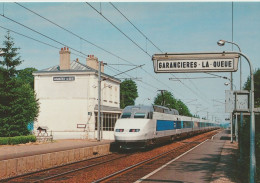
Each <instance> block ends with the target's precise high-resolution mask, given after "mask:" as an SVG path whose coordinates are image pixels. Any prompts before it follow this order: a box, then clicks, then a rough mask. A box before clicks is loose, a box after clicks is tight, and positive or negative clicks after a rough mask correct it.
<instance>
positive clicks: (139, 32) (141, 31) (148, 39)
mask: <svg viewBox="0 0 260 183" xmlns="http://www.w3.org/2000/svg"><path fill="white" fill-rule="evenodd" d="M109 3H110V4H111V5H112V6H113V7H114V8H115V9H116V10H117V11H118V12H119V13H120V14H121V15H122V16H123V17H124V18H125V19H126V20H127V21H128V22H129V23H130V24H131V25H132V26H134V28H135V29H136V30H137V31H138V32H139V33H140V34H142V35H143V36H144V37H145V39H146V40H148V41H149V42H150V43H151V44H152V45H153V46H154V47H155V48H156V49H157V50H159V51H160V52H161V53H163V51H162V50H161V49H160V48H159V47H158V46H156V45H155V44H154V43H153V42H152V41H151V40H150V39H149V38H148V37H147V36H146V35H145V34H144V33H143V32H142V31H141V30H140V29H138V28H137V27H136V26H135V25H134V24H133V23H132V22H131V21H130V20H129V19H128V18H127V17H126V16H125V15H124V14H123V13H122V12H121V11H120V10H119V9H118V8H117V7H116V6H115V5H114V4H113V3H112V2H109Z"/></svg>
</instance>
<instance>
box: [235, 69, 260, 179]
mask: <svg viewBox="0 0 260 183" xmlns="http://www.w3.org/2000/svg"><path fill="white" fill-rule="evenodd" d="M250 85H251V79H250V77H248V78H247V81H246V83H245V84H244V89H245V90H250V88H251V86H250ZM254 88H255V92H254V94H255V107H260V69H257V70H256V71H255V72H254ZM259 122H260V116H259V115H256V116H255V155H256V167H257V169H256V176H257V177H256V179H257V180H256V182H259V181H260V168H259V167H260V162H259V161H260V123H259ZM239 135H240V138H241V144H240V145H241V146H242V149H243V154H242V160H243V161H241V162H240V166H239V167H242V168H241V169H240V178H241V182H249V176H250V175H249V167H250V164H249V157H250V116H244V121H243V127H242V131H241V129H239Z"/></svg>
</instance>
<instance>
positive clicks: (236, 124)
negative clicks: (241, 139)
mask: <svg viewBox="0 0 260 183" xmlns="http://www.w3.org/2000/svg"><path fill="white" fill-rule="evenodd" d="M235 129H236V130H235V136H236V142H238V121H237V113H236V122H235Z"/></svg>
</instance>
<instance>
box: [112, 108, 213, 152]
mask: <svg viewBox="0 0 260 183" xmlns="http://www.w3.org/2000/svg"><path fill="white" fill-rule="evenodd" d="M217 127H218V124H217V123H215V122H210V121H208V120H203V119H198V118H193V117H187V116H181V115H179V113H178V111H177V110H175V109H170V108H167V107H163V106H158V105H151V106H127V107H126V108H125V109H124V110H123V112H122V114H121V116H120V118H119V119H118V120H117V121H116V124H115V130H114V135H115V142H116V144H118V145H119V146H120V148H123V149H131V148H146V147H148V146H152V145H154V144H157V143H161V142H162V141H165V140H174V139H175V138H176V137H179V136H186V135H192V134H195V133H201V132H205V131H210V130H213V129H216V128H217Z"/></svg>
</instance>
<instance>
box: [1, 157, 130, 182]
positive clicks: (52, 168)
mask: <svg viewBox="0 0 260 183" xmlns="http://www.w3.org/2000/svg"><path fill="white" fill-rule="evenodd" d="M111 155H114V154H106V155H102V156H98V157H93V158H89V159H85V160H80V161H76V162H72V163H69V164H65V165H60V166H56V167H51V168H47V169H43V170H39V171H35V172H29V173H26V174H22V175H17V176H14V177H10V178H7V179H2V180H0V182H2V181H3V182H8V181H12V180H15V179H19V178H21V179H22V178H24V177H29V176H32V175H34V174H38V173H44V172H46V171H50V170H55V169H58V168H62V167H67V166H71V165H75V164H77V163H82V162H84V161H89V160H96V159H99V158H104V157H108V156H111ZM124 157H125V156H124ZM120 158H123V157H120ZM114 159H116V158H114ZM118 159H119V158H118ZM107 161H108V160H107ZM101 163H102V162H101ZM92 165H95V164H92ZM92 165H88V166H92ZM86 167H87V166H86ZM66 173H67V172H64V175H65V174H66ZM67 174H68V173H67ZM46 178H47V177H46ZM46 180H47V179H46ZM39 181H43V179H38V180H37V181H34V182H39Z"/></svg>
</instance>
